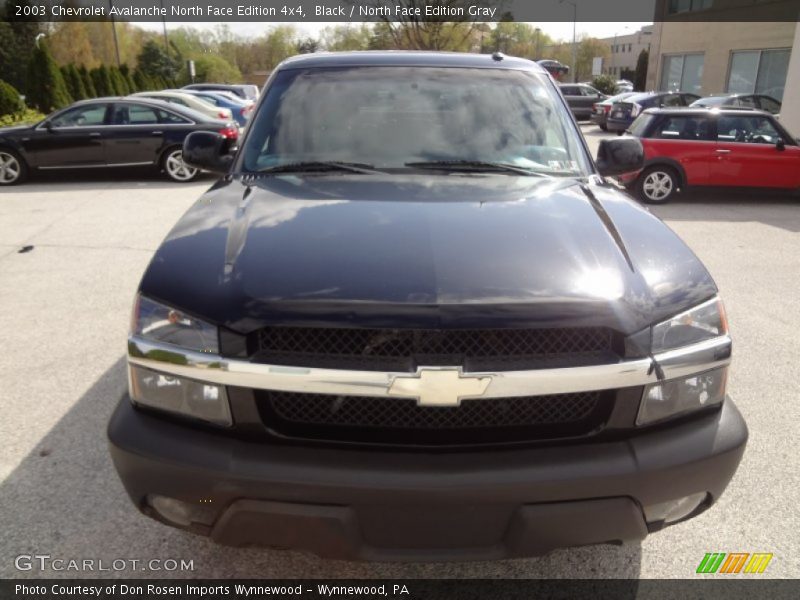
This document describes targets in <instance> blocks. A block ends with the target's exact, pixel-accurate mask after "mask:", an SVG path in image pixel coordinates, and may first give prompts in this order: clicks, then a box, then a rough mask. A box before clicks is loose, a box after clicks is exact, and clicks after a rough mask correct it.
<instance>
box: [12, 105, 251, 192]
mask: <svg viewBox="0 0 800 600" xmlns="http://www.w3.org/2000/svg"><path fill="white" fill-rule="evenodd" d="M193 131H206V132H213V133H214V134H215V135H219V136H220V139H222V140H225V144H231V143H234V142H235V140H236V139H237V138H238V135H239V129H238V128H237V127H236V125H235V123H232V122H230V121H221V120H217V119H210V118H208V117H206V116H205V115H203V114H200V113H197V112H194V111H192V110H187V109H184V108H182V107H179V106H175V105H172V104H167V103H164V102H159V101H153V100H147V99H145V98H136V99H133V98H96V99H94V100H84V101H82V102H76V103H75V104H73V105H71V106H68V107H67V108H65V109H62V110H59V111H56V112H54V113H53V114H51V115H49V116H48V117H47V118H45V119H44V120H43V121H41V122H40V123H37V124H36V125H31V126H22V127H6V128H2V129H0V185H13V184H17V183H22V182H23V181H24V180H25V178H26V177H27V176H28V175H29V174H30V173H31V172H32V171H48V170H56V169H64V170H66V169H86V168H92V167H94V168H108V167H139V166H148V167H153V166H156V167H158V168H160V169H162V170H163V171H164V173H166V175H167V176H168V177H169V178H170V179H172V180H174V181H181V182H183V181H191V180H192V179H194V178H195V176H196V175H197V173H198V170H197V169H196V168H194V167H190V166H188V165H186V164H185V163H184V162H183V151H182V146H183V141H184V139H185V138H186V136H187V135H189V133H191V132H193Z"/></svg>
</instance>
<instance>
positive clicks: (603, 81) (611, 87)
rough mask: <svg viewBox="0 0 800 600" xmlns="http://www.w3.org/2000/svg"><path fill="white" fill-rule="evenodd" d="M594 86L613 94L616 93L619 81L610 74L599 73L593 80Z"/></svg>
mask: <svg viewBox="0 0 800 600" xmlns="http://www.w3.org/2000/svg"><path fill="white" fill-rule="evenodd" d="M592 86H593V87H594V88H595V89H596V90H599V91H601V92H603V93H604V94H608V95H612V94H614V93H616V90H617V81H616V79H614V78H613V77H611V76H610V75H598V76H597V77H595V78H594V79H593V80H592Z"/></svg>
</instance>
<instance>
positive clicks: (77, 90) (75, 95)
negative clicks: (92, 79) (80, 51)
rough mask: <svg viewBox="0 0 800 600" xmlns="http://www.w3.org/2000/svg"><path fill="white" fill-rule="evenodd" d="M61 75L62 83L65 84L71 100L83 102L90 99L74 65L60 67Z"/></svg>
mask: <svg viewBox="0 0 800 600" xmlns="http://www.w3.org/2000/svg"><path fill="white" fill-rule="evenodd" d="M61 74H62V75H63V76H64V82H65V83H66V84H67V89H68V90H69V95H70V96H72V99H73V100H85V99H86V98H89V97H90V96H89V94H88V93H87V92H86V86H85V85H84V84H83V78H82V77H81V74H80V73H79V72H78V68H77V67H76V66H75V64H74V63H70V64H68V65H64V66H63V67H61Z"/></svg>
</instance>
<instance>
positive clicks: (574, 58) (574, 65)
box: [558, 0, 578, 83]
mask: <svg viewBox="0 0 800 600" xmlns="http://www.w3.org/2000/svg"><path fill="white" fill-rule="evenodd" d="M558 3H559V4H564V3H566V4H571V5H572V82H573V83H578V31H577V27H578V5H577V4H576V3H575V2H572V0H558Z"/></svg>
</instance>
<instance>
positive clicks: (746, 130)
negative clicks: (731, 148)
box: [717, 117, 753, 142]
mask: <svg viewBox="0 0 800 600" xmlns="http://www.w3.org/2000/svg"><path fill="white" fill-rule="evenodd" d="M752 133H753V129H752V126H751V119H747V118H745V117H720V118H719V120H718V121H717V141H720V142H746V141H747V138H748V137H749V136H750V135H751V134H752Z"/></svg>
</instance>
